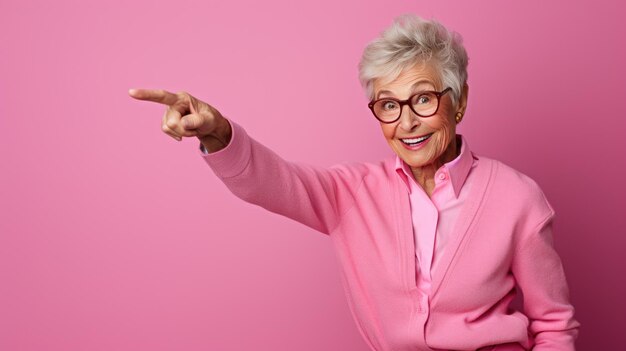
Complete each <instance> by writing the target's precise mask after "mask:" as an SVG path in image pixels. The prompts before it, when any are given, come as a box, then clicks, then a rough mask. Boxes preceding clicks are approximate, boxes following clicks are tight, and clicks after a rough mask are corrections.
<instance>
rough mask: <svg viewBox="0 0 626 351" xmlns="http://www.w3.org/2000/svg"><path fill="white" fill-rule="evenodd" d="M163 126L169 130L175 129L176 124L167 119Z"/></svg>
mask: <svg viewBox="0 0 626 351" xmlns="http://www.w3.org/2000/svg"><path fill="white" fill-rule="evenodd" d="M165 125H166V126H167V127H168V128H169V129H172V130H174V129H176V127H177V123H176V121H174V120H171V119H168V120H167V122H165Z"/></svg>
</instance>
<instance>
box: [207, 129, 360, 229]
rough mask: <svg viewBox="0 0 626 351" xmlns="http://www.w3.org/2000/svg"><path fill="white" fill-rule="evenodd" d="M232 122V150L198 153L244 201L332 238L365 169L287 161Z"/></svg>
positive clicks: (350, 204)
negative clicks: (331, 235) (331, 234)
mask: <svg viewBox="0 0 626 351" xmlns="http://www.w3.org/2000/svg"><path fill="white" fill-rule="evenodd" d="M228 122H229V123H230V125H231V128H232V137H231V140H230V142H229V143H228V145H227V146H226V147H224V148H223V149H221V150H219V151H216V152H213V153H206V151H205V150H203V148H202V147H200V151H199V152H200V154H201V156H202V157H203V158H204V160H205V161H206V163H207V164H208V165H209V166H210V168H211V169H212V170H213V172H214V173H215V174H216V175H217V177H218V178H219V179H220V180H221V181H222V182H223V183H224V184H225V185H226V186H227V187H228V189H229V190H230V191H231V192H232V193H233V194H234V195H236V196H237V197H239V198H241V199H242V200H244V201H246V202H249V203H252V204H255V205H258V206H261V207H263V208H265V209H267V210H268V211H271V212H274V213H278V214H280V215H283V216H286V217H288V218H291V219H293V220H295V221H298V222H300V223H302V224H305V225H307V226H309V227H311V228H313V229H315V230H317V231H320V232H322V233H324V234H330V233H331V232H332V230H333V229H334V228H335V226H336V225H337V224H338V222H339V218H340V217H341V214H342V213H344V212H345V211H347V209H349V208H350V207H351V206H352V205H353V204H354V194H355V193H356V191H357V190H358V187H359V185H360V183H361V181H362V178H363V176H364V173H363V171H364V168H363V167H359V165H357V166H350V165H347V164H346V165H344V164H341V165H335V166H332V167H328V168H324V167H318V166H313V165H309V164H304V163H299V162H290V161H287V160H285V159H283V158H282V157H280V156H279V155H278V154H276V153H275V152H274V151H272V150H270V149H269V148H267V147H266V146H264V145H262V144H261V143H259V142H258V141H256V140H255V139H253V138H252V137H250V136H249V135H248V134H247V132H246V131H245V130H244V128H243V127H241V126H240V125H239V124H237V123H235V122H233V121H230V120H228ZM361 166H362V165H361Z"/></svg>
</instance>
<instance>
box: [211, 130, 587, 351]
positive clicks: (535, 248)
mask: <svg viewBox="0 0 626 351" xmlns="http://www.w3.org/2000/svg"><path fill="white" fill-rule="evenodd" d="M230 123H231V126H232V130H233V134H232V139H231V141H230V143H229V144H228V146H227V147H225V148H224V149H222V150H220V151H217V152H214V153H211V154H204V153H201V155H202V157H203V158H204V160H205V161H206V162H207V164H208V165H209V166H210V167H211V168H212V169H213V171H214V172H215V174H216V175H217V176H218V177H219V178H220V179H221V180H222V181H223V182H224V184H226V186H227V187H228V188H229V189H230V190H231V191H232V192H233V193H234V194H235V195H236V196H238V197H239V198H241V199H243V200H244V201H247V202H250V203H253V204H257V205H259V206H262V207H263V208H265V209H267V210H269V211H272V212H275V213H278V214H281V215H283V216H286V217H289V218H292V219H294V220H296V221H298V222H301V223H303V224H305V225H307V226H309V227H311V228H314V229H316V230H318V231H320V232H322V233H325V234H328V235H329V237H330V239H331V240H332V243H333V247H334V249H335V253H336V255H337V258H338V262H339V263H340V265H341V267H342V272H341V273H342V274H341V277H342V282H343V286H344V289H345V292H346V297H347V299H348V304H349V306H350V309H351V311H352V315H353V317H354V320H355V322H356V324H357V326H358V328H359V331H360V332H361V334H362V336H363V338H364V339H365V341H366V342H367V344H368V345H369V346H370V348H371V349H372V350H381V351H382V350H394V351H399V350H477V349H481V350H499V351H504V350H530V349H531V348H532V349H533V350H574V340H575V338H576V337H577V334H578V328H579V323H578V322H577V321H576V320H575V319H574V317H573V315H574V308H573V306H572V305H571V304H570V302H569V292H568V287H567V282H566V279H565V274H564V271H563V266H562V264H561V260H560V258H559V256H558V254H557V252H556V251H555V250H554V248H553V245H552V225H551V224H552V219H553V217H554V210H553V209H552V207H551V206H550V204H549V203H548V201H547V200H546V198H545V196H544V194H543V192H542V191H541V189H540V188H539V186H538V185H537V184H536V183H535V182H534V181H533V180H532V179H531V178H529V177H528V176H526V175H524V174H522V173H520V172H518V171H516V170H514V169H512V168H510V167H509V166H507V165H505V164H503V163H501V162H499V161H496V160H492V159H489V158H486V157H482V156H480V162H479V163H478V166H477V167H476V169H475V170H474V171H475V172H477V174H476V182H475V183H473V184H472V187H471V188H470V190H469V191H470V192H471V194H470V196H469V198H470V199H471V200H469V201H468V202H467V203H466V205H465V206H464V207H463V209H462V210H461V212H460V214H459V217H458V220H457V223H456V226H455V232H456V233H457V234H456V236H455V237H454V238H452V239H451V241H450V243H449V244H448V245H449V246H448V248H447V249H446V251H445V253H444V254H443V256H442V257H441V263H440V264H439V265H438V266H437V267H436V268H437V269H436V270H434V271H433V272H432V296H431V306H430V309H426V308H425V306H424V305H423V303H422V302H420V301H424V299H423V297H422V296H420V291H419V290H418V289H417V287H416V280H415V279H416V277H415V275H416V274H415V267H416V266H415V246H414V239H413V230H412V224H411V210H410V206H409V199H408V196H407V193H406V189H403V188H401V187H402V186H404V184H402V183H401V180H400V178H399V177H398V174H397V173H396V171H395V163H394V161H395V159H394V158H389V159H387V160H384V161H381V162H378V163H349V164H341V165H336V166H333V167H329V168H322V167H316V166H312V165H308V164H304V163H298V162H289V161H286V160H284V159H282V158H281V157H280V156H278V155H277V154H276V153H274V152H273V151H272V150H270V149H268V148H267V147H265V146H263V145H262V144H260V143H259V142H257V141H256V140H254V139H252V138H251V137H250V136H248V135H247V133H246V132H245V130H244V129H243V128H242V127H241V126H240V125H238V124H237V123H234V122H232V121H230ZM473 156H474V157H478V156H476V155H475V154H473ZM516 285H517V286H518V287H519V288H520V289H521V290H522V292H523V294H522V295H523V302H524V313H522V312H520V311H515V310H513V309H512V308H511V307H510V306H509V304H510V302H511V300H513V298H514V297H515V294H516Z"/></svg>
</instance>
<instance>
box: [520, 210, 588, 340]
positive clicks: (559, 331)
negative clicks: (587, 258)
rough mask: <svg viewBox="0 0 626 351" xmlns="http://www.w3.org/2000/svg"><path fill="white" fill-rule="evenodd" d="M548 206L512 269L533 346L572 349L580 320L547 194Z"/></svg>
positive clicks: (523, 240) (525, 237)
mask: <svg viewBox="0 0 626 351" xmlns="http://www.w3.org/2000/svg"><path fill="white" fill-rule="evenodd" d="M544 206H545V207H544V208H546V207H547V208H548V209H549V213H548V215H547V216H544V219H543V220H541V221H540V223H539V224H538V225H535V226H534V227H531V228H532V229H531V230H529V231H528V233H525V234H526V235H525V236H524V237H522V239H521V242H520V243H519V244H518V247H517V248H516V250H515V255H514V259H513V264H512V272H513V275H514V276H515V279H516V281H517V283H518V285H519V287H520V289H521V290H522V295H523V304H524V313H525V314H526V316H528V318H529V321H530V325H529V330H530V332H531V333H532V336H533V339H534V343H535V347H534V348H533V350H536V351H540V350H559V351H561V350H562V351H565V350H567V351H570V350H575V344H574V341H575V339H576V338H577V336H578V329H579V326H580V324H579V322H578V321H576V320H575V319H574V307H573V306H572V304H571V303H570V301H569V299H570V297H569V289H568V285H567V281H566V278H565V272H564V269H563V265H562V262H561V259H560V257H559V255H558V253H557V252H556V250H555V249H554V246H553V236H552V229H553V228H552V223H553V218H554V210H553V209H552V207H551V206H550V205H549V203H547V200H545V198H544ZM544 213H545V212H544Z"/></svg>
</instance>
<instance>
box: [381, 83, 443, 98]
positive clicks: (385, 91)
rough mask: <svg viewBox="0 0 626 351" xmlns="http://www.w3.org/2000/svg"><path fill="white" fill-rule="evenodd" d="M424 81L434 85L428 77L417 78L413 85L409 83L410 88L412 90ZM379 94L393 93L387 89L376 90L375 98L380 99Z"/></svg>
mask: <svg viewBox="0 0 626 351" xmlns="http://www.w3.org/2000/svg"><path fill="white" fill-rule="evenodd" d="M424 83H429V84H431V85H432V86H433V87H434V84H433V82H431V81H430V80H428V79H421V80H418V81H417V82H415V83H413V85H411V90H414V89H415V88H416V87H418V86H419V85H421V84H424ZM381 94H391V95H394V94H393V92H391V91H389V90H381V91H379V92H378V94H376V99H380V95H381Z"/></svg>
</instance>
